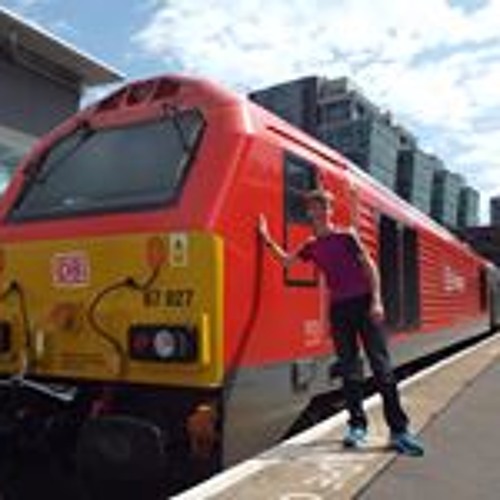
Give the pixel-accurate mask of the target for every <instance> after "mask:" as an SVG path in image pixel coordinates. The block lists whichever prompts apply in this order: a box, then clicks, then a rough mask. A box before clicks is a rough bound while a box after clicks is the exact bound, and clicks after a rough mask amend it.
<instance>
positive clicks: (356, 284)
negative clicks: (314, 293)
mask: <svg viewBox="0 0 500 500" xmlns="http://www.w3.org/2000/svg"><path fill="white" fill-rule="evenodd" d="M360 252H361V249H360V248H359V244H358V242H357V241H356V239H355V238H354V236H353V235H352V234H351V233H347V232H346V233H335V232H332V233H330V234H328V235H326V236H319V237H317V238H315V239H312V240H311V241H308V242H307V243H306V244H305V245H304V246H303V247H302V248H301V249H300V251H299V257H300V258H301V259H302V260H304V261H312V262H314V264H316V266H317V267H318V268H319V269H320V270H321V271H322V272H323V273H324V274H325V277H326V282H327V285H328V288H329V289H330V292H331V294H332V301H333V302H342V301H344V300H348V299H352V298H355V297H361V296H363V295H367V294H369V293H371V290H372V287H371V282H370V279H369V276H368V274H367V271H366V269H365V267H364V265H363V263H362V261H361V256H360Z"/></svg>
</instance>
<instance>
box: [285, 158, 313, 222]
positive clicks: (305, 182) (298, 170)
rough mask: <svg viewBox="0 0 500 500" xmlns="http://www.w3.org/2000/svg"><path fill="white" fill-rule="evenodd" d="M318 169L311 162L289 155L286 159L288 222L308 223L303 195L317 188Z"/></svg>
mask: <svg viewBox="0 0 500 500" xmlns="http://www.w3.org/2000/svg"><path fill="white" fill-rule="evenodd" d="M317 187H318V183H317V180H316V170H315V168H314V166H313V165H312V164H310V163H309V162H307V161H305V160H303V159H301V158H298V157H297V156H293V155H288V156H287V157H286V159H285V206H286V220H287V222H294V223H298V224H308V223H309V220H308V217H307V213H306V209H305V205H304V200H303V195H304V193H306V192H307V191H311V190H312V189H316V188H317Z"/></svg>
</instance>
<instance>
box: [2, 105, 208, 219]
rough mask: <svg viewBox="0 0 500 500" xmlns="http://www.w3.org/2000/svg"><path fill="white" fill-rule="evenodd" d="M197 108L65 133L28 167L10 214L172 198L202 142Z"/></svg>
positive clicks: (150, 204) (46, 214) (80, 211)
mask: <svg viewBox="0 0 500 500" xmlns="http://www.w3.org/2000/svg"><path fill="white" fill-rule="evenodd" d="M203 129H204V120H203V117H202V115H201V113H200V112H199V111H197V110H188V111H178V110H168V113H165V116H163V117H162V118H161V119H156V120H154V121H145V122H140V123H134V124H131V125H127V126H120V127H112V128H99V129H92V128H90V126H89V125H87V124H86V123H83V124H82V125H81V126H79V127H77V128H76V130H74V131H73V132H72V133H70V134H69V135H67V136H65V137H63V138H62V139H61V140H59V141H58V142H57V143H55V144H54V145H53V147H52V148H51V149H49V150H48V151H47V153H46V154H45V155H43V157H42V158H41V160H39V163H38V164H34V165H31V166H30V168H29V169H28V170H27V172H26V178H25V185H24V187H23V189H22V190H21V193H20V195H19V196H18V199H17V200H16V202H15V204H14V206H13V208H12V210H11V211H10V214H9V221H11V222H20V221H25V220H40V219H53V218H60V217H72V216H78V215H86V214H96V213H97V214H99V213H108V212H120V211H131V210H141V209H148V208H154V207H160V206H162V205H165V204H167V203H170V202H172V201H174V200H175V199H176V197H177V196H178V193H179V191H180V189H181V187H182V184H183V181H184V179H185V177H186V174H187V171H188V170H189V167H190V165H191V163H192V162H193V159H194V157H195V155H196V152H197V150H198V148H199V144H200V139H201V137H202V133H203Z"/></svg>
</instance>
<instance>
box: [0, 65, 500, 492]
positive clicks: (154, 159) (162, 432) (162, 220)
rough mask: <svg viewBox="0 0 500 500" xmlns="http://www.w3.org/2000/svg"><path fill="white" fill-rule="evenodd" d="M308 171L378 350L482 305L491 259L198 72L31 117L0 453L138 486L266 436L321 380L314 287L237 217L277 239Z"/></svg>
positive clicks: (221, 459)
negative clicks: (373, 294)
mask: <svg viewBox="0 0 500 500" xmlns="http://www.w3.org/2000/svg"><path fill="white" fill-rule="evenodd" d="M318 186H321V187H322V188H325V189H328V190H329V191H331V192H332V193H333V194H334V196H335V199H336V204H337V206H336V210H335V214H334V217H335V223H336V224H337V225H339V226H345V227H354V228H355V229H356V230H357V232H358V234H359V236H360V238H361V240H362V241H363V243H364V245H365V246H366V248H367V249H368V251H369V252H370V254H371V255H372V257H373V258H374V260H375V261H376V262H377V263H378V265H379V268H380V275H381V282H382V283H381V287H382V296H383V301H384V306H385V311H386V315H385V316H386V317H385V323H386V328H387V332H388V335H389V337H390V345H391V350H392V353H393V358H394V364H395V365H396V366H399V365H404V364H406V363H408V362H410V361H411V360H413V359H416V358H419V357H422V356H426V355H428V354H430V353H432V352H435V351H437V350H439V349H442V348H444V347H446V346H449V345H452V344H454V343H456V342H460V341H463V340H464V339H467V338H471V337H473V336H476V335H479V334H481V333H482V332H485V331H487V330H489V329H491V328H493V327H495V326H496V325H498V323H499V318H500V307H499V293H498V290H499V288H500V287H499V277H498V273H497V271H496V268H494V266H492V265H491V264H490V263H489V262H487V261H486V260H484V259H483V258H481V257H480V256H478V255H477V254H476V253H475V252H474V251H473V250H472V249H471V248H470V247H469V246H468V245H467V244H466V243H464V242H462V241H460V240H459V239H457V238H456V237H455V236H453V235H452V234H451V233H450V232H449V231H447V230H446V229H445V228H443V227H441V226H439V225H438V224H437V223H436V222H434V221H432V220H431V219H430V218H429V217H427V216H426V215H424V214H422V213H421V212H419V211H418V210H417V209H415V208H414V207H412V206H410V205H409V204H408V203H406V202H405V201H404V200H402V199H400V198H399V197H397V196H396V195H395V194H394V193H392V192H390V191H389V190H388V189H386V188H385V187H383V186H382V185H380V184H379V183H378V182H376V181H375V180H374V179H372V178H371V177H370V176H369V175H367V174H366V173H365V172H363V171H362V170H361V169H359V168H357V167H356V166H355V165H354V164H353V163H352V162H350V161H349V160H347V159H346V158H345V157H344V156H342V155H341V154H339V153H338V152H336V151H334V150H332V149H331V148H329V147H327V146H326V145H325V144H323V143H321V142H319V141H318V140H316V139H314V138H312V137H310V136H308V135H307V134H305V133H304V132H302V131H300V130H298V129H296V128H294V127H293V126H291V125H290V124H288V123H286V122H285V121H283V120H281V119H280V118H278V117H277V116H274V115H273V114H272V113H270V112H268V111H266V110H264V109H263V108H261V107H259V106H258V105H257V104H256V103H253V102H251V101H250V100H248V99H247V98H246V97H244V96H240V95H237V94H235V93H233V92H231V91H228V90H226V89H224V88H223V87H221V86H219V85H217V84H215V83H213V82H211V81H208V80H205V79H202V78H193V77H187V76H182V75H164V76H159V77H154V78H148V79H145V80H140V81H134V82H130V83H127V84H125V85H124V86H122V87H121V88H119V89H117V90H116V91H114V92H112V93H111V94H110V95H108V96H106V97H104V98H102V99H101V100H99V101H97V102H96V103H94V104H91V105H90V106H88V107H87V108H85V109H82V110H81V111H79V112H78V113H76V114H75V115H74V116H71V117H70V118H68V119H67V120H66V121H64V122H63V123H62V124H60V125H59V126H58V127H56V128H55V129H53V130H52V131H50V132H49V133H48V134H47V135H45V136H44V137H42V138H41V139H40V140H39V141H38V142H37V143H36V144H35V146H34V147H33V149H32V150H31V151H30V152H29V154H28V155H27V156H26V157H25V158H24V159H23V160H22V161H21V163H20V164H19V166H18V168H17V169H16V171H15V173H14V176H13V178H12V180H11V182H10V184H9V186H8V189H7V191H6V192H5V194H4V196H3V197H2V199H1V202H0V463H2V464H3V466H2V470H3V471H5V470H9V464H11V463H12V461H13V460H14V458H16V457H24V458H25V459H26V458H28V460H30V461H31V463H32V464H34V467H35V468H40V469H41V468H43V467H44V466H47V464H51V465H50V468H51V470H52V471H54V470H55V469H58V470H62V471H63V472H62V475H63V476H64V477H69V476H71V477H74V478H75V479H74V484H75V485H76V486H77V487H78V491H84V493H83V495H84V496H82V498H105V497H108V498H109V495H113V498H115V497H116V498H122V499H125V498H149V497H151V498H157V497H158V495H160V496H161V495H165V494H167V493H172V492H175V491H179V490H181V489H183V488H185V487H187V486H188V485H189V484H191V483H192V482H196V481H199V480H201V479H203V478H205V477H209V476H210V475H212V474H214V473H215V472H217V471H219V470H221V469H223V468H225V467H227V466H228V465H231V464H234V463H236V462H238V461H240V460H242V459H244V458H246V457H249V456H251V455H253V454H255V453H257V452H259V451H261V450H263V449H264V448H266V447H268V446H269V445H270V444H272V443H275V442H276V441H278V440H279V439H280V438H281V437H283V436H284V435H287V433H288V432H289V430H290V429H291V428H292V427H293V426H294V423H296V422H297V420H298V419H300V417H301V415H303V414H304V412H305V411H306V409H307V408H308V406H309V405H310V404H311V401H313V400H314V398H316V397H318V395H321V394H325V393H328V392H329V391H331V390H332V388H334V387H338V378H337V377H335V376H334V374H332V369H331V367H332V363H334V361H335V353H334V347H333V346H332V343H331V336H330V328H329V324H328V312H327V311H328V294H327V290H326V288H325V284H324V282H323V280H322V279H321V277H320V276H319V275H318V273H317V271H316V270H315V269H314V268H313V267H312V265H310V264H308V263H304V262H302V263H299V264H297V265H295V266H293V267H290V268H288V269H283V268H282V267H281V266H279V265H277V263H276V262H275V261H273V259H272V256H271V255H269V252H267V251H266V250H265V247H264V245H263V243H262V241H261V239H260V238H259V234H258V231H257V220H258V218H259V216H260V214H265V215H266V217H267V219H268V221H269V225H270V229H271V231H272V233H273V234H274V235H277V237H278V241H279V242H280V243H281V244H282V246H283V247H284V248H287V249H291V248H294V247H295V246H296V245H298V244H299V243H300V242H301V241H303V240H304V238H306V237H307V236H308V235H309V234H310V231H311V227H310V222H309V220H308V217H307V214H306V212H305V210H304V207H303V204H302V194H303V193H304V192H307V191H308V190H311V189H315V188H317V187H318ZM12 467H13V466H11V469H12ZM0 475H1V474H0ZM2 482H3V480H2V478H1V477H0V483H2ZM48 482H49V484H48V487H49V488H52V489H53V490H52V491H53V494H52V497H51V498H56V496H55V493H54V491H55V489H56V487H57V484H61V483H58V482H57V481H48ZM76 486H75V488H76ZM39 491H40V490H39ZM85 495H86V496H85ZM99 495H101V496H99ZM148 495H149V496H148ZM14 496H15V495H14V494H12V495H11V496H10V497H9V496H8V495H6V498H11V497H12V498H14ZM66 497H68V496H67V495H66ZM73 498H79V497H77V496H76V495H74V496H73Z"/></svg>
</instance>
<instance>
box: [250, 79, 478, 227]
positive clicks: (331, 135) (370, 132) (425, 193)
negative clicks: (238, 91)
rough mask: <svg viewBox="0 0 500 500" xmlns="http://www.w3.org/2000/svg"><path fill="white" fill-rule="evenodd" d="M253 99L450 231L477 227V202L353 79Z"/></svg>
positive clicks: (300, 84) (276, 89)
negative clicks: (466, 226) (330, 147)
mask: <svg viewBox="0 0 500 500" xmlns="http://www.w3.org/2000/svg"><path fill="white" fill-rule="evenodd" d="M250 98H251V99H252V100H254V101H255V102H257V103H259V104H261V105H262V106H263V107H266V108H267V109H269V110H271V111H272V112H274V113H276V114H278V115H279V116H281V117H282V118H284V119H285V120H287V121H288V122H290V123H292V124H293V125H295V126H297V127H299V128H301V129H302V130H304V131H306V132H307V133H309V134H311V135H313V136H315V137H316V138H318V139H320V140H322V141H323V142H325V143H327V144H328V145H330V146H332V147H333V148H335V149H337V150H338V151H340V152H341V153H343V154H344V155H345V156H347V157H348V158H349V159H350V160H351V161H353V162H354V163H355V164H356V165H357V166H359V167H361V168H362V169H363V170H365V171H366V172H368V173H369V174H371V175H372V176H373V177H375V179H377V180H379V181H380V182H382V183H383V184H384V185H385V186H387V187H388V188H390V189H392V190H394V191H396V192H397V193H398V194H399V195H400V196H401V197H402V198H404V199H406V200H407V201H408V202H410V203H412V204H413V205H414V206H416V207H417V208H419V209H420V210H422V211H423V212H424V213H426V214H428V215H431V216H432V217H435V218H436V219H437V220H438V221H439V222H441V223H443V224H445V225H447V226H448V227H450V228H452V229H453V228H456V227H457V225H462V227H464V225H470V224H471V223H472V224H474V225H475V224H476V221H477V219H478V211H479V208H478V197H479V195H478V194H477V192H476V191H474V190H473V189H472V188H468V187H467V188H466V186H465V184H464V179H463V178H462V177H461V176H459V175H457V174H453V173H451V172H449V171H447V170H446V168H445V165H444V163H443V162H442V161H441V160H440V159H439V158H437V157H436V156H434V155H430V154H428V153H425V152H424V151H422V150H421V149H420V148H419V146H418V143H417V139H416V138H415V137H414V136H413V135H412V134H411V133H410V132H409V131H407V130H406V129H404V128H403V127H401V126H400V125H398V124H395V123H394V122H393V120H392V117H391V114H390V113H388V112H383V111H382V110H381V109H380V108H379V107H378V106H376V105H375V104H373V103H372V102H371V101H369V100H368V99H367V98H366V97H365V96H364V95H363V92H362V91H361V90H360V89H359V88H358V87H357V86H356V85H355V84H354V83H353V82H352V81H351V80H350V79H348V78H337V79H334V80H329V79H326V78H320V77H316V76H310V77H305V78H301V79H298V80H293V81H289V82H284V83H281V84H279V85H275V86H273V87H269V88H265V89H261V90H257V91H255V92H252V93H251V94H250Z"/></svg>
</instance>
